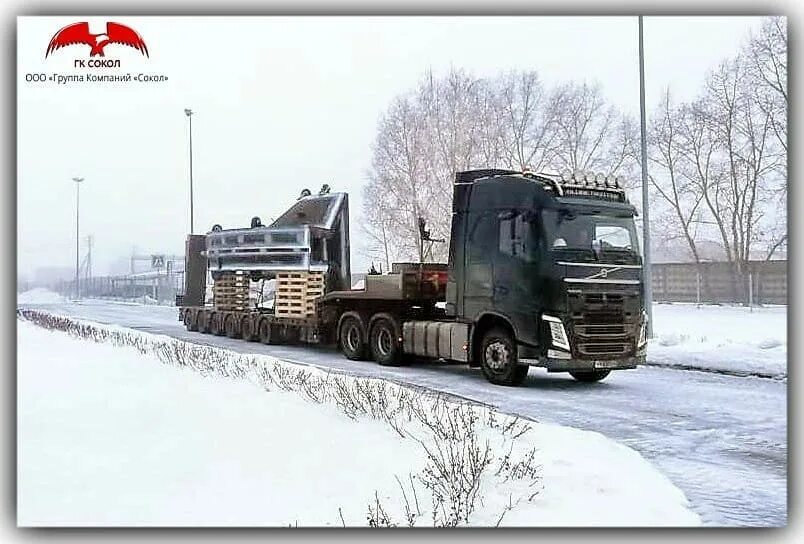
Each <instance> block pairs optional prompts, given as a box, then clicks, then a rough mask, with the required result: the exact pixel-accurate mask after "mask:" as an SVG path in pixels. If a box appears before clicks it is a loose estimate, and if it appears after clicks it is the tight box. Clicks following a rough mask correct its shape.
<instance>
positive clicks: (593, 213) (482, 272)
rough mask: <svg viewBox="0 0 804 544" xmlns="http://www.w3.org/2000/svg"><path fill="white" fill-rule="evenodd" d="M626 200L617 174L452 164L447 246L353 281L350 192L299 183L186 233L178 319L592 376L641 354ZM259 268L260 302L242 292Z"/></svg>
mask: <svg viewBox="0 0 804 544" xmlns="http://www.w3.org/2000/svg"><path fill="white" fill-rule="evenodd" d="M325 187H326V186H325ZM635 215H636V211H635V209H634V207H633V206H632V205H631V204H629V203H628V201H627V199H626V196H625V192H624V190H623V189H622V182H621V180H620V179H619V178H617V179H615V178H612V177H607V176H602V175H593V174H590V173H585V172H575V173H565V174H562V175H561V176H554V175H550V174H536V173H528V172H525V173H523V172H516V171H511V170H499V169H488V170H471V171H466V172H458V173H457V174H456V177H455V183H454V189H453V215H452V228H451V238H450V246H449V262H448V263H447V264H439V263H395V264H394V265H393V266H392V268H391V270H390V271H389V272H388V273H386V274H376V273H369V274H368V275H367V276H366V277H365V285H364V287H363V288H362V289H352V288H351V274H350V268H349V257H350V249H349V248H350V246H349V207H348V195H347V194H345V193H329V191H328V187H326V188H325V189H322V191H321V193H320V194H318V195H312V194H310V192H309V191H305V192H304V193H303V194H302V197H300V198H299V200H297V201H296V203H294V204H293V205H292V206H291V207H290V209H289V210H288V211H287V212H285V213H284V214H283V215H282V216H280V217H279V218H278V219H277V220H276V221H274V222H273V223H272V224H271V225H269V226H263V225H262V224H261V222H260V220H259V219H258V218H256V217H255V218H254V219H253V220H252V222H251V227H250V228H244V229H227V230H224V229H222V228H221V227H220V226H218V225H215V226H214V227H213V229H212V230H211V231H210V232H208V233H207V234H206V235H190V236H189V237H188V239H187V245H186V246H187V247H186V257H185V258H186V264H185V275H186V276H185V286H186V288H185V293H184V294H183V295H180V296H179V297H177V306H179V319H180V320H182V321H183V322H184V324H185V326H186V327H187V329H188V330H190V331H198V332H202V333H208V334H217V335H227V336H229V337H231V338H242V339H244V340H248V341H260V342H263V343H266V344H274V343H309V344H334V345H337V347H338V348H339V349H340V351H341V352H342V353H343V354H344V355H345V356H346V357H348V358H349V359H353V360H362V359H369V358H370V359H373V360H374V361H376V362H378V363H379V364H381V365H400V364H404V363H405V362H407V361H409V360H410V359H411V358H424V359H444V360H448V361H455V362H460V363H466V364H468V365H470V366H473V367H480V368H481V369H482V371H483V374H484V375H485V376H486V378H487V379H488V380H489V381H490V382H492V383H495V384H499V385H519V384H521V383H522V382H523V381H524V380H525V377H526V375H527V373H528V367H529V366H540V367H545V368H546V369H547V370H548V371H550V372H569V373H570V374H571V375H572V376H573V377H575V378H576V379H577V380H579V381H585V382H593V381H598V380H601V379H603V378H605V377H606V376H607V375H608V374H609V372H610V371H611V370H616V369H631V368H636V366H637V365H638V364H640V363H642V362H644V359H645V346H646V341H645V329H646V314H645V311H644V306H643V304H644V303H643V274H642V259H641V256H640V252H639V247H638V239H637V236H636V229H635V227H634V216H635ZM420 227H421V228H420V231H421V233H422V242H424V241H427V239H428V234H427V232H426V231H425V230H424V225H420ZM208 276H211V278H212V282H213V285H212V300H211V302H210V301H207V300H206V299H207V298H208V297H206V296H205V293H206V280H207V277H208ZM266 280H273V281H274V283H275V290H274V294H273V304H272V305H271V304H265V303H264V302H265V301H263V304H259V303H255V302H254V300H253V298H254V297H252V296H251V292H252V291H253V287H254V286H255V285H257V284H260V282H263V283H264V282H265V281H266Z"/></svg>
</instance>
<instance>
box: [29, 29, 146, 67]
mask: <svg viewBox="0 0 804 544" xmlns="http://www.w3.org/2000/svg"><path fill="white" fill-rule="evenodd" d="M110 43H117V44H120V45H127V46H129V47H133V48H134V49H136V50H137V51H139V52H140V53H142V54H143V55H145V56H146V57H147V56H148V48H147V47H146V46H145V41H144V40H143V39H142V36H140V35H139V34H138V33H137V32H136V31H135V30H134V29H132V28H129V27H127V26H126V25H121V24H120V23H106V33H105V34H91V33H90V32H89V23H87V22H83V23H73V24H71V25H67V26H65V27H64V28H62V29H61V30H59V31H58V32H56V34H55V35H54V36H53V38H52V39H51V40H50V44H48V46H47V52H45V58H47V56H48V55H49V54H51V53H52V52H53V51H55V50H56V49H60V48H62V47H67V46H68V45H82V44H83V45H88V46H90V47H91V48H92V49H90V51H89V56H90V57H94V56H100V57H105V56H106V55H104V54H103V48H104V47H106V46H107V45H109V44H110Z"/></svg>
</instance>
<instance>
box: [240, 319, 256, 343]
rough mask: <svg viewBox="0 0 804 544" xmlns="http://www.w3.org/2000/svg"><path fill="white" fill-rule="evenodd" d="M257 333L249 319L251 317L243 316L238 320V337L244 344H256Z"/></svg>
mask: <svg viewBox="0 0 804 544" xmlns="http://www.w3.org/2000/svg"><path fill="white" fill-rule="evenodd" d="M256 332H257V331H255V330H254V321H253V320H252V319H251V316H249V315H244V316H243V317H242V318H240V336H241V337H242V338H243V340H245V341H246V342H256V341H257V334H256Z"/></svg>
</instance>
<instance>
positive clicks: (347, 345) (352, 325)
mask: <svg viewBox="0 0 804 544" xmlns="http://www.w3.org/2000/svg"><path fill="white" fill-rule="evenodd" d="M338 337H339V338H338V344H339V346H340V348H341V351H342V352H343V354H344V355H346V358H347V359H351V360H353V361H360V360H363V359H365V358H366V331H364V330H363V325H362V324H361V323H360V320H359V319H357V318H356V317H353V316H348V317H346V318H345V319H344V320H343V323H341V329H340V333H339V335H338Z"/></svg>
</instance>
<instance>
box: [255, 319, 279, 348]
mask: <svg viewBox="0 0 804 544" xmlns="http://www.w3.org/2000/svg"><path fill="white" fill-rule="evenodd" d="M273 332H274V331H273V327H272V326H271V322H270V321H269V320H268V319H265V318H263V319H261V320H260V326H259V329H258V330H257V334H258V335H259V337H260V342H262V343H263V344H273V343H275V339H274V338H273V336H274V335H273Z"/></svg>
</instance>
